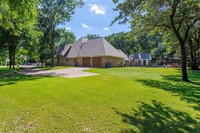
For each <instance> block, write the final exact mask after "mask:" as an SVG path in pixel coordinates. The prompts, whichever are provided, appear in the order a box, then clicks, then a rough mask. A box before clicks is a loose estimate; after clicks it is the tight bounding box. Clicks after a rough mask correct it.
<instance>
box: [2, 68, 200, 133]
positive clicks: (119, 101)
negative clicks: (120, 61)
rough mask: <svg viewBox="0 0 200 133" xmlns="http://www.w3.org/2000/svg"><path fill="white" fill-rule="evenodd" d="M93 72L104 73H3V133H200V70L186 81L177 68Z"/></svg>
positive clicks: (95, 70)
mask: <svg viewBox="0 0 200 133" xmlns="http://www.w3.org/2000/svg"><path fill="white" fill-rule="evenodd" d="M0 71H1V72H0V74H1V75H2V73H8V71H7V72H5V70H2V69H1V70H0ZM2 71H4V72H2ZM89 71H90V72H95V73H100V75H98V76H93V77H84V78H76V79H67V78H62V77H31V76H23V75H19V74H16V73H13V74H7V75H4V76H2V77H1V79H0V132H7V131H13V132H16V131H19V132H23V131H26V132H29V131H30V132H32V131H33V132H34V131H38V132H53V131H54V132H199V131H200V125H199V121H200V108H199V107H200V72H198V71H190V73H189V76H190V79H191V80H192V81H193V82H191V83H184V82H181V77H180V76H181V73H180V70H178V69H166V68H112V69H91V70H89Z"/></svg>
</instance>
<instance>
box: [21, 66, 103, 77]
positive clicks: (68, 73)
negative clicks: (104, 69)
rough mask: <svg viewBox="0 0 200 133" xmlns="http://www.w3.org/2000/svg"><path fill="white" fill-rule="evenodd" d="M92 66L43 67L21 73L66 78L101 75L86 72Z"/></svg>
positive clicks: (24, 70)
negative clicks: (52, 68)
mask: <svg viewBox="0 0 200 133" xmlns="http://www.w3.org/2000/svg"><path fill="white" fill-rule="evenodd" d="M88 69H91V68H80V67H76V68H65V69H59V70H41V69H36V68H35V69H34V68H33V69H30V68H27V69H23V70H22V71H20V72H19V73H20V74H24V75H31V76H61V77H65V78H78V77H86V76H95V75H99V74H97V73H91V72H84V70H88Z"/></svg>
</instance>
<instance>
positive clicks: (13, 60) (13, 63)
mask: <svg viewBox="0 0 200 133" xmlns="http://www.w3.org/2000/svg"><path fill="white" fill-rule="evenodd" d="M12 58H13V64H12V65H13V66H12V67H13V70H14V69H15V54H13V57H12Z"/></svg>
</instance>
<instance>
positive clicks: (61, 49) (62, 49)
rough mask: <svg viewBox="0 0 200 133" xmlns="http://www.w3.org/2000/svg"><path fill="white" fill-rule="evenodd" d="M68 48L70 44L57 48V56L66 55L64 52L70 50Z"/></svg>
mask: <svg viewBox="0 0 200 133" xmlns="http://www.w3.org/2000/svg"><path fill="white" fill-rule="evenodd" d="M70 47H71V44H69V45H61V46H60V47H59V48H58V51H57V55H62V56H64V55H65V54H66V52H67V51H68V50H69V49H70Z"/></svg>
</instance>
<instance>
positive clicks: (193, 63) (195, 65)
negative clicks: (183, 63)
mask: <svg viewBox="0 0 200 133" xmlns="http://www.w3.org/2000/svg"><path fill="white" fill-rule="evenodd" d="M187 65H188V67H190V68H191V69H192V70H196V69H198V64H197V63H196V62H188V64H187Z"/></svg>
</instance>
